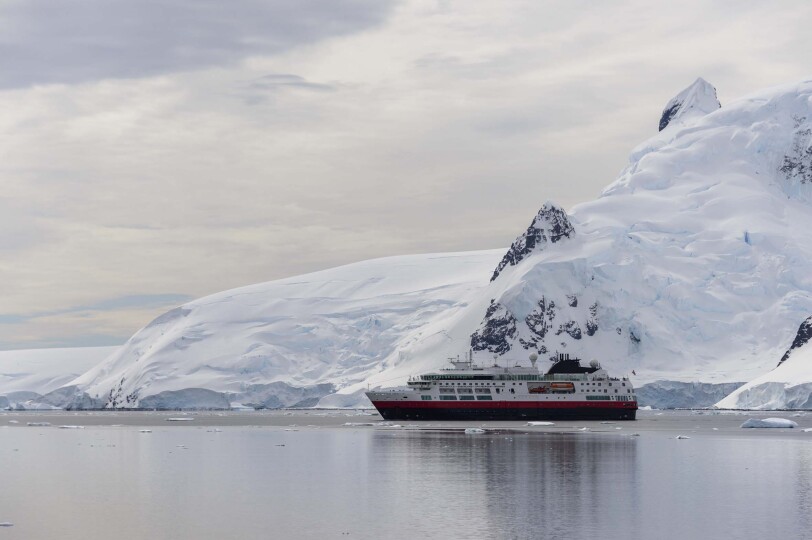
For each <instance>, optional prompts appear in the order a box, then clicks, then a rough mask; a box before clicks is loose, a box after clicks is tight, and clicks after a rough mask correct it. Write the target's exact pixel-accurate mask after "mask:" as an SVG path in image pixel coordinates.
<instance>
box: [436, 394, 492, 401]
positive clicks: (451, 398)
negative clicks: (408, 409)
mask: <svg viewBox="0 0 812 540" xmlns="http://www.w3.org/2000/svg"><path fill="white" fill-rule="evenodd" d="M420 397H421V399H422V400H423V401H431V396H426V395H422V396H420ZM440 400H441V401H457V396H440ZM459 400H460V401H493V396H476V397H474V396H460V398H459Z"/></svg>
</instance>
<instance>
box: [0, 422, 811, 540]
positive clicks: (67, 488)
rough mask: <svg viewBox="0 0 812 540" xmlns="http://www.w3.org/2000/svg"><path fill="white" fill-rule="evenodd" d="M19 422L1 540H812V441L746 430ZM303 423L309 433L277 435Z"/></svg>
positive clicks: (3, 483)
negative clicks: (468, 430)
mask: <svg viewBox="0 0 812 540" xmlns="http://www.w3.org/2000/svg"><path fill="white" fill-rule="evenodd" d="M7 418H10V417H7V416H2V417H0V425H3V427H0V522H4V521H6V522H12V523H13V524H14V526H13V527H8V528H4V527H0V540H5V539H9V540H10V539H26V540H29V539H34V540H36V539H74V538H77V539H78V538H82V539H86V538H117V539H130V538H131V539H145V538H147V539H164V538H165V539H232V538H233V539H255V538H256V539H261V538H262V539H264V538H275V539H276V538H292V539H296V538H314V539H321V538H363V539H366V538H369V539H382V538H387V539H401V538H403V539H406V538H408V539H410V540H414V539H416V538H442V539H457V538H498V539H501V538H505V539H509V538H519V539H524V538H562V539H564V538H567V539H580V538H584V539H595V540H601V539H607V538H657V539H668V538H680V539H685V538H725V539H728V538H730V539H736V538H759V539H761V538H782V539H789V538H792V539H796V538H812V433H803V432H800V431H799V430H794V432H789V431H784V430H773V431H772V432H771V433H765V431H766V430H759V433H755V432H754V431H753V430H747V433H745V431H746V430H739V429H738V424H740V423H741V421H742V418H741V417H738V418H733V419H732V420H729V419H720V418H719V417H713V416H697V417H682V418H681V419H679V418H678V419H677V420H673V419H672V423H671V424H668V425H664V424H666V423H667V421H668V417H667V416H666V417H662V416H661V417H659V418H655V417H650V418H648V419H643V420H641V421H638V422H632V423H622V424H621V423H619V424H617V425H605V424H599V423H597V422H592V423H577V424H574V425H572V426H556V427H551V428H547V429H542V430H535V429H522V428H521V423H517V424H495V425H494V424H492V427H512V428H516V431H511V430H505V431H496V432H488V433H486V434H479V435H466V434H464V433H462V432H460V431H459V430H453V429H452V430H447V429H438V428H439V426H436V425H432V426H431V427H432V429H420V430H417V429H404V428H391V427H368V426H344V425H342V423H343V422H345V421H356V422H357V421H361V422H364V421H368V420H367V419H365V418H364V417H360V418H347V417H343V416H336V417H335V418H333V419H332V420H331V421H325V420H324V419H323V418H322V419H320V420H319V422H318V423H320V424H322V425H320V426H319V427H315V426H312V427H304V426H302V427H284V426H283V425H263V426H250V425H229V421H228V420H229V418H228V417H222V416H219V417H217V419H216V421H207V420H206V419H205V418H198V419H197V420H195V421H194V422H189V423H184V425H174V424H173V425H169V424H170V423H167V422H165V418H159V419H158V421H155V418H154V417H152V418H150V417H147V416H142V417H138V416H129V417H127V422H128V423H130V424H132V425H126V426H110V425H91V424H95V423H99V422H98V416H97V417H84V419H85V420H87V418H92V420H93V421H88V422H84V423H86V424H88V425H86V427H85V428H84V429H58V428H57V427H56V426H51V427H35V426H30V427H29V426H26V425H25V424H26V423H27V422H29V421H37V420H38V419H39V418H41V417H37V416H34V415H31V416H27V417H25V416H23V417H20V416H18V417H15V418H17V420H16V421H18V422H20V423H18V424H6V422H7V421H8V420H7ZM21 418H22V419H21ZM82 418H83V417H81V416H80V417H70V418H68V417H65V418H63V419H64V420H66V422H65V423H83V422H82ZM242 418H244V417H242ZM49 419H50V418H49ZM118 419H119V420H120V417H119V418H118ZM139 419H141V420H142V421H139ZM210 420H211V419H210ZM294 420H295V421H298V422H301V423H302V424H303V423H305V422H307V421H308V420H307V419H303V418H298V419H294V418H285V419H284V420H283V421H282V422H277V423H287V422H289V423H295V422H294ZM658 420H659V421H660V424H658V423H657V421H658ZM810 420H812V415H811V416H810ZM373 421H374V420H373ZM101 423H104V422H101ZM108 423H109V419H108ZM236 423H237V424H245V422H243V421H240V422H236ZM799 423H802V422H799ZM138 424H143V425H150V426H151V427H149V428H148V429H151V430H152V432H151V433H142V432H141V431H140V429H143V428H141V427H139V425H138ZM179 424H180V423H179ZM187 424H194V425H187ZM203 424H209V425H203ZM211 424H218V425H219V426H221V427H217V428H214V427H212V426H211ZM445 426H446V427H448V426H449V424H445ZM451 426H452V427H458V426H456V425H454V424H451ZM715 426H721V428H720V427H716V429H714V427H715ZM423 427H425V426H423ZM583 427H587V428H588V431H584V432H582V431H578V430H579V429H582V428H583ZM617 427H620V428H621V429H616V428H617ZM802 427H804V426H803V425H802ZM286 429H288V430H292V429H296V430H298V431H286ZM595 431H603V432H602V433H595ZM632 432H637V433H639V436H632V435H631V434H632ZM677 432H681V433H685V434H687V435H688V436H690V439H685V440H678V439H676V438H675V436H676V434H677Z"/></svg>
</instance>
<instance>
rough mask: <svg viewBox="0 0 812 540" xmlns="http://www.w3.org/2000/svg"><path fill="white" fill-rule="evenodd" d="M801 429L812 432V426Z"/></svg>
mask: <svg viewBox="0 0 812 540" xmlns="http://www.w3.org/2000/svg"><path fill="white" fill-rule="evenodd" d="M801 431H803V432H804V433H812V427H808V428H804V429H802V430H801Z"/></svg>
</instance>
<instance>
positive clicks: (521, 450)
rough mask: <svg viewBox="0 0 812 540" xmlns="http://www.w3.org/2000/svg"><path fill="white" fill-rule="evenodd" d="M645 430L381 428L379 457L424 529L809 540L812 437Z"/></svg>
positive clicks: (467, 534)
mask: <svg viewBox="0 0 812 540" xmlns="http://www.w3.org/2000/svg"><path fill="white" fill-rule="evenodd" d="M648 435H649V436H648V437H645V438H639V437H631V436H628V435H625V436H622V435H620V434H618V435H609V434H588V433H585V434H573V433H570V434H553V433H550V434H538V433H536V434H529V435H515V434H500V435H492V434H487V435H478V436H472V435H468V436H466V435H457V434H439V433H438V434H433V435H431V434H426V433H408V432H401V433H397V434H388V433H375V435H374V437H373V446H374V448H375V450H374V452H373V455H374V456H375V458H376V462H377V464H376V469H379V470H380V469H383V470H387V471H390V472H389V473H388V474H387V477H389V479H390V480H394V481H396V482H398V483H401V482H402V483H403V485H405V486H408V489H403V490H397V494H396V495H395V496H396V498H395V499H394V500H391V499H390V500H389V502H390V503H391V504H393V505H396V506H398V507H402V508H406V507H408V508H410V509H411V510H410V514H411V515H412V516H413V518H414V519H412V520H411V521H410V522H409V523H408V524H406V523H403V526H404V527H405V529H403V530H411V531H412V533H414V534H415V535H417V536H423V537H431V538H434V537H440V536H439V535H437V527H438V524H442V528H443V529H444V530H447V531H449V536H448V537H449V538H451V537H453V538H562V539H564V538H567V539H572V538H589V539H594V538H658V539H670V538H681V539H684V538H768V537H797V538H812V532H810V531H812V529H810V526H812V519H811V518H810V511H812V506H810V504H812V444H808V442H807V443H806V444H805V443H804V442H801V441H791V442H790V441H786V440H783V441H782V440H769V439H762V440H755V439H751V440H730V439H727V440H726V439H722V438H703V439H700V440H696V439H694V440H692V441H691V443H690V446H689V445H688V444H684V443H682V442H681V441H679V440H675V439H673V438H669V437H668V436H666V435H663V436H659V437H656V436H655V437H651V436H650V435H651V434H648ZM393 476H395V477H397V478H396V479H395V478H392V477H393ZM452 532H453V534H452ZM807 534H808V535H809V536H804V535H807ZM775 535H777V536H775ZM395 537H397V538H399V537H401V536H398V534H397V533H395ZM402 537H403V538H406V537H407V535H403V536H402Z"/></svg>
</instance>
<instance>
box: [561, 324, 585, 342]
mask: <svg viewBox="0 0 812 540" xmlns="http://www.w3.org/2000/svg"><path fill="white" fill-rule="evenodd" d="M564 332H566V333H567V334H569V336H570V337H571V338H572V339H581V327H580V326H578V323H577V322H575V321H567V322H565V323H564V324H562V325H561V326H559V327H558V330H556V332H555V335H559V334H563V333H564Z"/></svg>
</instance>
